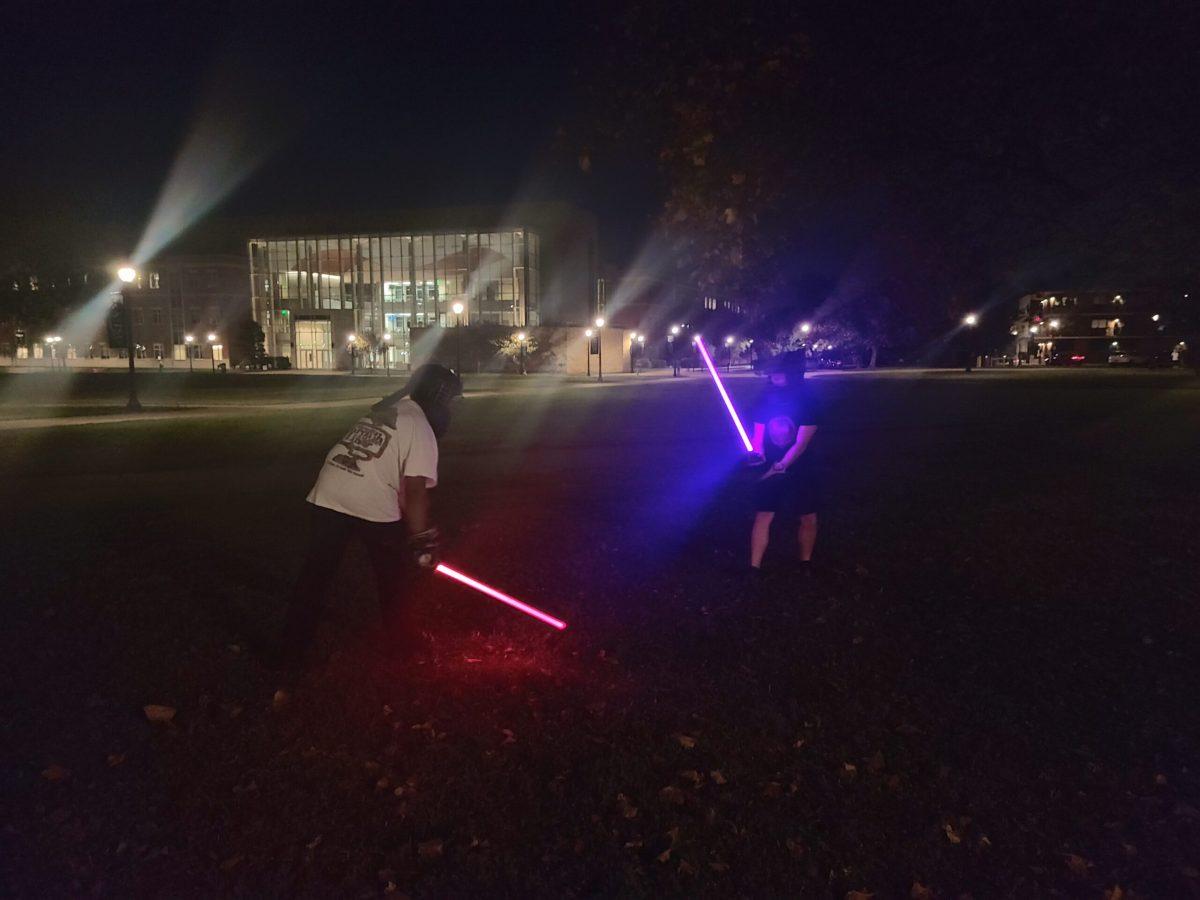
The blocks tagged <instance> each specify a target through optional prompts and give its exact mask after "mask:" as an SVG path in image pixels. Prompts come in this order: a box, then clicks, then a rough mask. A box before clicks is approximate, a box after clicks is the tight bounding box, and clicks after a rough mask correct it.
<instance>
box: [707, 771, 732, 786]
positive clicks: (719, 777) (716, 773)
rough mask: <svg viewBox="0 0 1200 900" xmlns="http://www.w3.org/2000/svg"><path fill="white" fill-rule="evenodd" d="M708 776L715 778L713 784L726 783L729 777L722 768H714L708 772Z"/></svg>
mask: <svg viewBox="0 0 1200 900" xmlns="http://www.w3.org/2000/svg"><path fill="white" fill-rule="evenodd" d="M708 777H709V778H711V779H712V780H713V784H725V783H726V781H727V780H728V779H726V778H725V776H724V775H722V774H721V770H720V769H713V770H712V771H711V772H709V773H708Z"/></svg>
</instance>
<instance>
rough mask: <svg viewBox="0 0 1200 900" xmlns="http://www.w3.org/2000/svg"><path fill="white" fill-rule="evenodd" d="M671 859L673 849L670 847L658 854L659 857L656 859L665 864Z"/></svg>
mask: <svg viewBox="0 0 1200 900" xmlns="http://www.w3.org/2000/svg"><path fill="white" fill-rule="evenodd" d="M670 858H671V848H670V847H668V848H667V849H666V850H664V851H663V852H662V853H660V854H658V856H657V857H656V859H657V860H658V861H659V862H660V863H665V862H666V861H667V860H669V859H670Z"/></svg>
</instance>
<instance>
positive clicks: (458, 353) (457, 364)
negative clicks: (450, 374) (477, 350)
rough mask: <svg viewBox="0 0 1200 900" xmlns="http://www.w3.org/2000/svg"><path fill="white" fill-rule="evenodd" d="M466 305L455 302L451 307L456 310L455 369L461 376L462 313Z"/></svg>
mask: <svg viewBox="0 0 1200 900" xmlns="http://www.w3.org/2000/svg"><path fill="white" fill-rule="evenodd" d="M465 308H466V307H464V306H463V305H462V304H461V303H455V304H454V305H453V306H451V307H450V309H451V310H453V312H454V371H455V372H457V373H458V374H459V375H460V376H461V375H462V332H461V331H459V329H460V328H462V314H463V310H464V309H465Z"/></svg>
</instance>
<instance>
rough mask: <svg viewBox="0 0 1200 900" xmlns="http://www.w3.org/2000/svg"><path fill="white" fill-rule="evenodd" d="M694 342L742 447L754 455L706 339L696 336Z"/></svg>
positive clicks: (752, 447)
mask: <svg viewBox="0 0 1200 900" xmlns="http://www.w3.org/2000/svg"><path fill="white" fill-rule="evenodd" d="M694 340H695V342H696V347H697V349H699V351H700V355H701V356H702V357H704V364H705V365H706V366H708V374H710V375H711V376H712V377H713V381H715V382H716V384H717V390H718V391H719V392H720V393H721V399H722V400H724V401H725V408H726V409H727V410H729V418H731V419H733V424H734V425H736V426H737V430H738V435H739V436H740V437H741V439H742V445H743V446H745V448H746V452H747V453H753V452H754V444H752V443H750V436H749V435H747V434H746V429H745V428H743V427H742V420H741V419H739V418H738V414H737V410H736V409H734V408H733V401H732V400H730V399H729V394H727V393H726V392H725V385H723V384H722V383H721V376H720V375H718V374H717V367H716V366H714V365H713V361H712V357H711V356H709V355H708V348H707V347H705V346H704V338H702V337H701V336H700V335H696V337H695V338H694Z"/></svg>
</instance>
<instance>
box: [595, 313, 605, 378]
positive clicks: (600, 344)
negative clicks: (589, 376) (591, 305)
mask: <svg viewBox="0 0 1200 900" xmlns="http://www.w3.org/2000/svg"><path fill="white" fill-rule="evenodd" d="M602 328H604V319H603V317H601V316H597V317H596V380H597V381H603V380H604V332H603V331H602V330H601V329H602Z"/></svg>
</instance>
